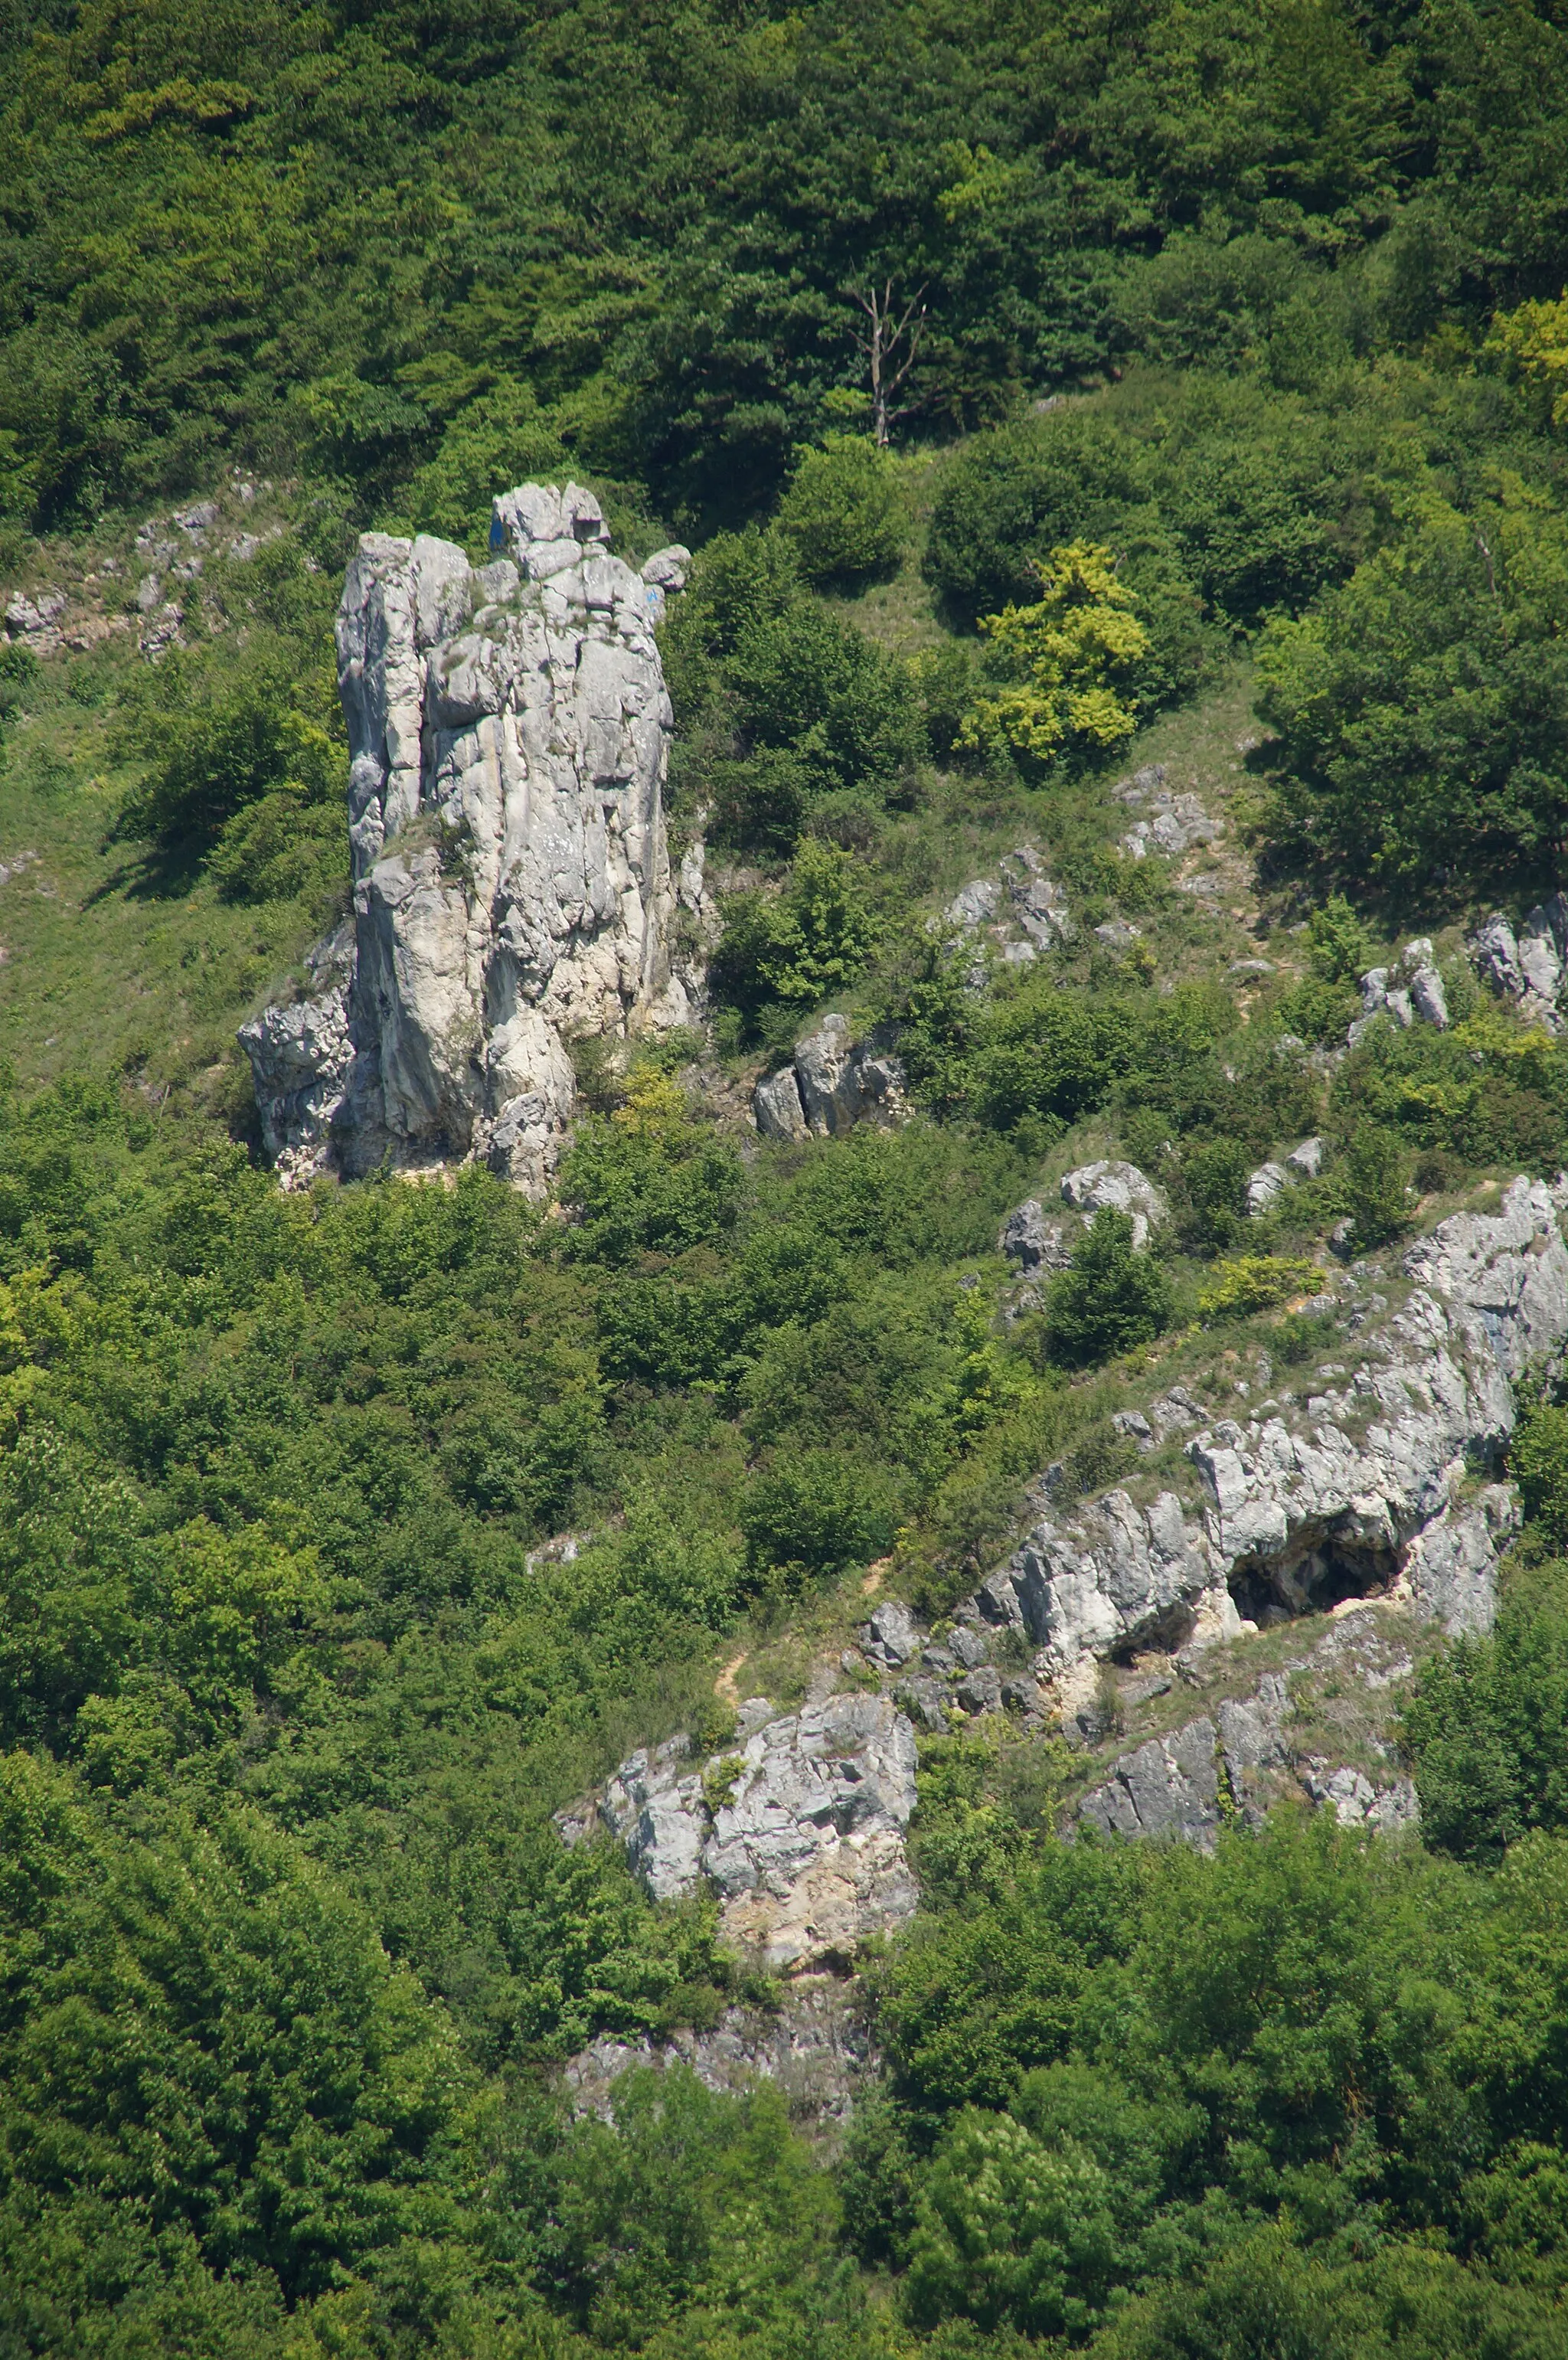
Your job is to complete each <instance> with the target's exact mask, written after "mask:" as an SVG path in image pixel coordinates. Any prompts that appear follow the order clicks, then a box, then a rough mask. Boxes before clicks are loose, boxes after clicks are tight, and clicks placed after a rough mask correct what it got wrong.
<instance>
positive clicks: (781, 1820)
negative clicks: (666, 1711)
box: [558, 1695, 916, 1973]
mask: <svg viewBox="0 0 1568 2360" xmlns="http://www.w3.org/2000/svg"><path fill="white" fill-rule="evenodd" d="M746 1718H748V1716H747V1715H746V1713H745V1711H744V1709H743V1725H744V1722H745V1720H746ZM914 1807H915V1739H914V1732H913V1730H912V1728H911V1727H910V1724H909V1720H908V1718H907V1716H906V1715H905V1714H904V1713H902V1712H900V1711H899V1710H898V1709H897V1707H896V1706H895V1705H894V1704H893V1702H892V1701H891V1699H888V1698H887V1697H881V1696H866V1695H855V1696H833V1697H829V1698H827V1699H825V1700H824V1701H823V1702H822V1703H820V1704H814V1705H807V1706H806V1707H805V1708H804V1709H803V1710H801V1711H800V1712H794V1713H784V1714H779V1715H777V1716H771V1714H770V1717H769V1718H768V1719H767V1720H765V1721H762V1722H761V1723H760V1725H759V1726H757V1727H756V1728H754V1729H752V1730H751V1732H750V1733H749V1734H748V1735H746V1737H745V1739H744V1742H743V1743H741V1744H740V1745H739V1746H738V1748H737V1750H736V1752H735V1754H729V1755H714V1756H713V1758H712V1759H711V1760H710V1761H709V1762H707V1763H706V1764H704V1765H701V1767H698V1766H697V1765H694V1764H693V1763H692V1762H691V1758H690V1743H689V1741H688V1740H687V1739H685V1738H684V1737H676V1738H672V1739H670V1741H669V1742H668V1743H666V1744H664V1745H662V1746H660V1747H659V1748H658V1749H657V1750H656V1751H654V1752H652V1753H647V1752H644V1753H638V1754H632V1755H631V1756H630V1757H629V1758H628V1759H627V1760H626V1761H625V1762H623V1763H622V1765H621V1766H620V1768H619V1769H618V1770H617V1771H616V1773H615V1776H614V1777H613V1778H612V1779H611V1780H610V1781H609V1782H608V1784H607V1785H606V1786H605V1787H604V1793H603V1795H602V1797H599V1798H597V1806H596V1808H597V1814H598V1817H599V1819H600V1820H601V1821H602V1822H603V1823H604V1826H606V1827H607V1828H609V1830H611V1832H612V1833H613V1834H615V1836H617V1837H619V1839H620V1840H621V1841H622V1842H624V1843H625V1845H626V1857H627V1859H628V1860H629V1861H630V1863H631V1865H632V1868H633V1870H634V1872H635V1873H636V1874H637V1876H639V1877H640V1878H641V1880H642V1882H643V1884H644V1885H646V1886H647V1888H648V1892H649V1893H650V1894H651V1895H652V1896H653V1897H654V1898H655V1900H659V1901H671V1900H679V1899H683V1898H684V1897H686V1896H688V1895H690V1894H692V1893H695V1892H696V1891H697V1890H698V1888H699V1886H700V1885H701V1884H702V1883H703V1882H704V1881H705V1882H706V1883H707V1884H708V1885H711V1886H712V1887H713V1889H714V1891H715V1892H716V1893H717V1895H718V1896H719V1899H720V1902H721V1905H722V1917H723V1924H724V1932H725V1934H726V1935H727V1936H728V1937H729V1939H731V1940H734V1941H737V1942H740V1943H742V1944H744V1945H745V1946H746V1948H747V1949H749V1950H755V1951H757V1953H759V1954H760V1956H761V1958H762V1961H763V1963H764V1964H765V1966H766V1967H767V1968H768V1971H769V1972H775V1973H779V1972H786V1971H789V1970H796V1969H801V1968H806V1967H811V1966H812V1965H815V1964H817V1963H819V1962H821V1961H824V1960H829V1961H832V1960H839V1959H844V1958H846V1957H848V1956H850V1955H851V1954H853V1952H854V1950H855V1948H856V1947H857V1945H858V1944H859V1943H860V1942H861V1941H862V1940H863V1939H865V1937H866V1935H867V1934H870V1933H874V1932H877V1931H879V1930H882V1929H885V1928H887V1927H889V1926H892V1925H896V1924H898V1923H900V1922H901V1921H902V1920H903V1919H905V1918H906V1917H910V1916H911V1915H912V1914H913V1911H914V1907H915V1899H916V1895H915V1885H914V1880H913V1877H912V1875H911V1874H910V1872H909V1858H908V1854H907V1852H906V1850H905V1845H904V1831H905V1830H906V1829H907V1828H908V1826H909V1815H910V1813H911V1812H912V1811H913V1809H914ZM558 1824H559V1825H560V1826H561V1833H562V1835H563V1836H564V1837H565V1838H566V1839H567V1841H573V1840H576V1839H578V1838H580V1837H581V1836H582V1835H583V1834H584V1833H586V1832H587V1830H588V1827H589V1825H590V1824H591V1820H590V1819H589V1816H588V1814H587V1812H586V1811H585V1810H584V1811H583V1812H579V1813H575V1814H571V1813H569V1814H565V1815H562V1817H561V1819H560V1820H559V1821H558Z"/></svg>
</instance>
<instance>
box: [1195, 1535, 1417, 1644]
mask: <svg viewBox="0 0 1568 2360" xmlns="http://www.w3.org/2000/svg"><path fill="white" fill-rule="evenodd" d="M1397 1579H1399V1559H1398V1558H1397V1557H1395V1555H1394V1554H1393V1552H1392V1551H1391V1550H1388V1549H1369V1548H1354V1547H1345V1546H1340V1545H1339V1544H1337V1543H1334V1542H1325V1543H1323V1546H1321V1547H1318V1548H1315V1549H1310V1550H1308V1551H1307V1552H1306V1553H1305V1555H1303V1556H1301V1557H1292V1558H1291V1559H1290V1562H1289V1563H1288V1564H1283V1563H1273V1562H1270V1561H1269V1560H1267V1559H1264V1560H1261V1561H1258V1562H1255V1563H1253V1564H1251V1565H1243V1566H1238V1567H1237V1568H1236V1571H1235V1573H1233V1574H1232V1576H1231V1578H1230V1594H1231V1597H1232V1598H1233V1599H1234V1600H1235V1601H1236V1612H1237V1613H1238V1614H1240V1615H1242V1616H1243V1617H1244V1619H1245V1620H1246V1621H1247V1622H1256V1623H1257V1625H1258V1629H1259V1630H1264V1629H1266V1628H1267V1627H1268V1625H1269V1623H1270V1622H1294V1621H1295V1620H1296V1619H1297V1618H1298V1617H1299V1616H1301V1615H1303V1614H1327V1613H1329V1612H1332V1611H1333V1609H1334V1607H1336V1606H1342V1605H1343V1604H1344V1603H1345V1600H1346V1599H1347V1598H1381V1597H1382V1596H1383V1595H1384V1594H1385V1593H1386V1592H1387V1591H1388V1590H1390V1589H1391V1588H1392V1587H1393V1585H1394V1583H1395V1581H1396V1580H1397Z"/></svg>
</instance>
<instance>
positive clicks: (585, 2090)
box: [565, 1975, 880, 2123]
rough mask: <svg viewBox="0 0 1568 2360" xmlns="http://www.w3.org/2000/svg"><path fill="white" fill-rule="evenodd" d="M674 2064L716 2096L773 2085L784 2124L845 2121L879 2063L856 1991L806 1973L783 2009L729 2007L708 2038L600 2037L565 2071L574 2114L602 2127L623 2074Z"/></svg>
mask: <svg viewBox="0 0 1568 2360" xmlns="http://www.w3.org/2000/svg"><path fill="white" fill-rule="evenodd" d="M674 2064H681V2065H686V2066H689V2067H690V2068H691V2071H692V2072H693V2073H694V2074H695V2075H696V2076H697V2079H698V2080H699V2081H701V2082H702V2085H703V2087H704V2088H705V2089H709V2090H713V2091H714V2092H719V2093H731V2094H733V2093H738V2092H741V2091H743V2090H745V2089H746V2088H747V2087H749V2086H750V2085H751V2084H753V2083H754V2082H757V2081H773V2082H776V2083H777V2084H778V2086H779V2090H780V2091H781V2092H782V2093H783V2095H784V2097H785V2099H786V2101H787V2103H788V2104H789V2112H790V2114H791V2116H792V2117H794V2118H795V2119H797V2120H799V2119H801V2118H805V2119H807V2120H811V2121H814V2122H819V2123H830V2122H844V2121H847V2119H848V2117H849V2116H850V2114H852V2113H853V2111H854V2108H855V2100H856V2098H857V2097H858V2096H859V2094H860V2092H861V2091H862V2090H863V2089H864V2088H865V2087H866V2085H867V2083H869V2082H870V2081H873V2080H874V2079H875V2077H876V2075H877V2070H878V2069H879V2065H880V2060H879V2058H878V2056H877V2049H876V2046H875V2044H874V2043H873V2041H872V2038H871V2035H870V2032H869V2030H868V2028H867V2026H866V2016H865V2012H864V2009H863V2008H862V2006H861V2005H860V2002H859V1994H858V1993H857V1992H856V1991H855V1987H854V1986H853V1985H852V1984H848V1983H845V1982H844V1980H843V1979H842V1978H841V1977H839V1976H836V1975H811V1976H806V1977H804V1978H802V1979H801V1980H800V1981H799V1982H797V1983H791V1984H789V1986H788V1987H787V1989H786V1991H785V1994H784V2001H783V2005H782V2006H781V2007H779V2008H777V2009H774V2008H758V2007H732V2008H727V2009H726V2010H725V2011H724V2015H723V2016H721V2017H720V2019H719V2022H718V2024H717V2025H716V2026H715V2027H714V2028H713V2030H712V2031H711V2032H694V2031H691V2030H690V2029H682V2030H681V2031H678V2032H672V2033H671V2034H670V2036H669V2038H667V2039H665V2040H661V2041H657V2042H656V2041H651V2040H648V2039H646V2038H644V2039H641V2040H617V2039H615V2038H613V2037H612V2036H610V2035H605V2036H604V2038H601V2039H598V2040H596V2041H594V2042H593V2046H592V2047H591V2048H589V2049H582V2050H581V2051H580V2052H579V2053H578V2055H577V2056H575V2057H573V2058H572V2060H571V2061H570V2062H569V2064H568V2065H567V2067H566V2070H565V2081H566V2087H567V2090H568V2092H569V2093H570V2096H571V2100H572V2112H573V2113H574V2114H597V2115H599V2116H600V2118H601V2119H602V2120H604V2121H608V2120H609V2118H610V2114H611V2110H612V2093H613V2092H614V2089H615V2083H616V2081H618V2080H619V2079H620V2077H621V2075H622V2074H623V2073H625V2072H626V2071H627V2070H628V2069H630V2068H631V2067H633V2066H638V2065H643V2066H652V2067H653V2068H654V2069H655V2070H659V2071H662V2070H664V2069H665V2068H666V2067H667V2066H670V2065H674Z"/></svg>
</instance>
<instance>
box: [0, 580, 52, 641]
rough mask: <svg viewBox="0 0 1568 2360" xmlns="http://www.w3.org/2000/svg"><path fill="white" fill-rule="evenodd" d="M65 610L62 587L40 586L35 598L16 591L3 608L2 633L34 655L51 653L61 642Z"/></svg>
mask: <svg viewBox="0 0 1568 2360" xmlns="http://www.w3.org/2000/svg"><path fill="white" fill-rule="evenodd" d="M64 612H65V593H64V591H63V590H40V591H39V592H38V596H37V597H36V598H26V597H24V596H23V595H21V593H20V592H19V591H18V592H17V594H16V596H15V597H14V598H12V599H11V600H10V602H9V604H8V605H7V606H6V608H5V637H6V639H7V640H8V641H9V642H10V643H11V644H12V645H13V646H16V645H20V646H22V647H25V648H27V650H29V652H30V653H31V654H33V655H36V656H51V655H53V654H54V652H55V650H56V649H57V648H58V647H59V646H60V617H61V616H62V615H63V614H64Z"/></svg>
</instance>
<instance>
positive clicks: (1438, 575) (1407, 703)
mask: <svg viewBox="0 0 1568 2360" xmlns="http://www.w3.org/2000/svg"><path fill="white" fill-rule="evenodd" d="M1565 619H1568V523H1565V522H1564V521H1563V519H1562V518H1561V517H1559V516H1558V515H1557V514H1556V513H1555V512H1554V511H1553V510H1552V509H1551V508H1548V507H1547V506H1546V504H1545V503H1544V501H1542V500H1541V498H1540V497H1538V496H1537V495H1535V494H1533V493H1530V492H1529V491H1527V490H1526V489H1525V488H1524V487H1523V486H1517V487H1515V488H1513V489H1511V490H1510V489H1508V488H1506V487H1505V490H1504V493H1503V496H1502V497H1500V498H1499V499H1498V500H1497V502H1496V503H1495V504H1494V503H1487V504H1486V505H1485V506H1484V507H1479V508H1477V509H1476V510H1475V513H1473V514H1462V513H1460V512H1459V510H1457V509H1456V508H1452V507H1450V506H1448V505H1447V504H1446V503H1444V502H1443V501H1442V500H1440V499H1438V498H1437V497H1436V496H1435V495H1433V496H1432V497H1430V498H1429V499H1428V500H1426V501H1425V502H1424V503H1423V505H1422V507H1421V511H1420V514H1419V516H1418V517H1416V518H1413V519H1411V520H1410V522H1409V523H1408V525H1407V526H1406V529H1405V530H1404V532H1403V534H1402V535H1401V536H1400V538H1399V540H1397V541H1394V542H1393V543H1391V544H1390V545H1389V546H1388V547H1387V548H1385V549H1382V550H1380V551H1378V552H1377V554H1376V555H1375V556H1373V557H1370V558H1368V559H1367V562H1366V563H1364V564H1363V565H1361V566H1359V567H1358V568H1357V570H1356V574H1354V575H1353V576H1352V578H1351V580H1350V581H1349V582H1348V583H1346V584H1345V586H1344V588H1343V589H1340V590H1337V591H1335V592H1334V593H1333V594H1332V595H1330V596H1329V597H1328V598H1327V599H1326V600H1325V601H1324V602H1323V606H1321V608H1319V609H1318V611H1316V612H1315V613H1313V614H1312V615H1309V616H1306V617H1303V618H1302V619H1301V621H1299V622H1280V623H1276V624H1273V625H1271V626H1270V628H1269V631H1268V633H1267V634H1266V636H1265V638H1264V640H1263V642H1262V645H1261V647H1260V649H1259V651H1258V680H1259V683H1260V695H1259V699H1258V710H1259V712H1260V713H1261V714H1262V716H1263V717H1264V719H1265V720H1266V721H1268V722H1269V723H1270V724H1271V725H1272V726H1273V727H1275V728H1276V729H1278V730H1279V733H1280V737H1281V739H1282V741H1283V742H1282V745H1281V748H1280V754H1281V770H1280V775H1279V780H1278V782H1277V789H1276V798H1275V814H1276V826H1277V828H1278V830H1279V832H1281V833H1282V834H1283V836H1285V837H1286V839H1287V840H1288V841H1290V842H1291V843H1293V844H1294V845H1295V846H1296V847H1298V848H1299V849H1300V850H1301V852H1302V853H1303V854H1307V855H1310V856H1312V857H1314V858H1323V859H1327V860H1332V861H1334V862H1335V863H1338V864H1342V865H1344V866H1345V867H1346V868H1348V869H1351V870H1352V871H1354V872H1355V873H1356V874H1357V875H1359V876H1361V877H1364V878H1366V879H1367V880H1368V881H1373V882H1376V883H1377V884H1379V885H1382V886H1384V887H1392V886H1396V885H1400V884H1404V885H1411V884H1416V885H1420V886H1421V888H1422V889H1424V890H1429V891H1432V890H1443V889H1444V888H1445V886H1446V885H1447V884H1448V882H1449V880H1454V879H1463V880H1464V883H1465V890H1467V891H1473V890H1476V889H1478V888H1479V887H1480V886H1481V884H1482V883H1483V881H1484V880H1486V881H1490V880H1499V879H1503V878H1508V877H1512V878H1516V879H1518V880H1521V883H1522V882H1523V881H1527V880H1534V879H1537V878H1540V879H1541V880H1547V879H1552V880H1554V879H1555V875H1556V869H1555V859H1556V847H1557V846H1558V844H1559V843H1560V842H1561V840H1562V837H1563V832H1564V830H1565V829H1568V752H1565V750H1564V749H1565V748H1568V642H1565V641H1564V639H1563V624H1564V621H1565Z"/></svg>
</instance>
